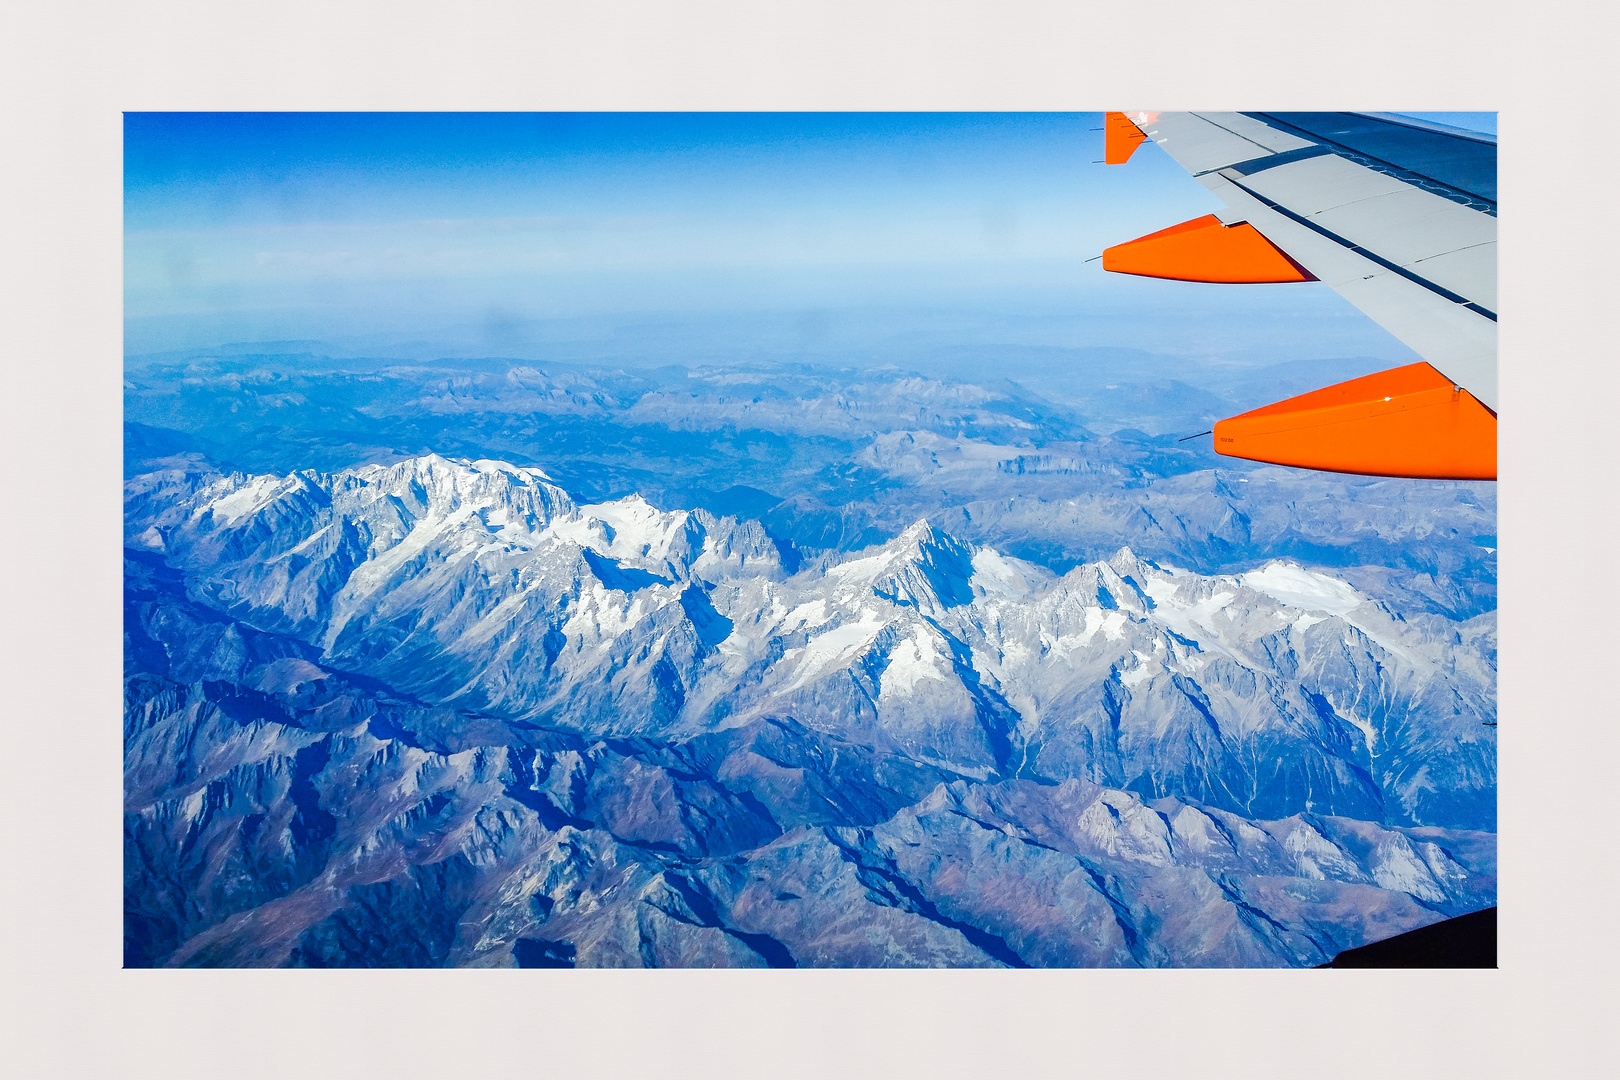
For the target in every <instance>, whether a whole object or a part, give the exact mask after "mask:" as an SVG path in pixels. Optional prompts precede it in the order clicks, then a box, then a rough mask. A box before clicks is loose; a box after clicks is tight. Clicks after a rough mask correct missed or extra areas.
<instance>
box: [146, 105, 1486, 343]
mask: <svg viewBox="0 0 1620 1080" xmlns="http://www.w3.org/2000/svg"><path fill="white" fill-rule="evenodd" d="M1414 115H1422V116H1424V117H1426V118H1430V119H1434V120H1438V121H1441V122H1445V123H1451V124H1456V125H1459V126H1468V127H1475V128H1480V129H1491V130H1494V127H1495V117H1494V114H1438V113H1432V114H1414ZM1100 125H1101V117H1100V114H1096V113H1089V114H1088V113H1071V114H1062V113H1038V114H792V113H788V114H775V113H762V114H675V113H672V114H629V113H586V114H515V113H513V114H454V113H446V114H408V113H390V114H364V113H342V114H319V113H310V114H275V113H258V114H207V113H188V114H161V113H130V114H127V115H126V118H125V325H126V347H125V352H126V355H138V354H141V353H147V352H157V351H165V350H172V349H188V348H207V347H212V346H216V345H220V344H223V343H227V342H276V341H289V340H295V341H318V342H324V343H327V344H330V345H334V346H347V347H348V348H350V349H355V348H360V349H364V348H367V347H375V348H378V349H382V350H384V351H387V350H389V349H397V348H399V347H401V346H403V345H405V344H407V343H413V344H414V345H415V346H416V347H418V348H421V349H427V350H429V351H433V350H437V351H441V352H443V353H445V354H453V353H474V354H476V353H482V354H484V355H489V354H492V353H493V354H498V355H513V356H533V357H536V358H542V359H544V358H548V357H550V358H558V350H559V343H567V342H578V341H581V340H588V339H594V340H597V341H601V340H604V339H606V340H608V341H610V342H611V343H612V344H613V348H614V349H617V350H618V352H620V353H622V354H626V355H629V354H638V355H645V356H646V357H647V358H648V359H649V360H656V359H658V358H659V357H660V356H664V355H666V354H668V355H670V356H680V355H684V354H683V353H682V352H681V350H680V349H679V348H676V347H675V346H676V342H680V343H683V344H684V345H685V346H686V348H687V350H688V351H690V350H692V349H696V350H699V351H701V350H703V349H709V350H711V351H715V352H717V353H722V354H723V353H727V352H730V353H732V354H740V353H746V352H747V351H748V350H749V349H756V348H771V347H785V348H787V349H789V350H792V349H810V350H811V351H815V350H817V349H820V350H823V351H826V350H832V351H838V350H844V351H849V352H851V353H852V354H859V355H862V356H867V357H877V358H879V359H881V358H882V357H883V355H884V348H885V345H886V343H887V344H893V343H897V342H900V343H906V342H909V343H911V344H913V345H916V344H919V343H920V344H927V343H929V342H935V341H937V342H947V341H948V342H952V343H958V344H967V343H973V342H998V343H1000V342H1016V343H1019V344H1031V345H1056V346H1063V347H1070V348H1073V347H1082V346H1098V345H1101V346H1129V347H1134V348H1140V349H1144V350H1146V351H1149V352H1161V353H1169V354H1180V355H1189V356H1200V357H1205V358H1209V357H1219V358H1224V359H1228V360H1231V359H1234V358H1235V359H1244V358H1248V359H1253V360H1264V361H1277V360H1283V359H1292V358H1295V357H1297V356H1301V355H1309V356H1332V355H1338V356H1347V355H1369V356H1378V357H1381V358H1386V359H1390V360H1400V359H1404V358H1406V357H1407V355H1408V354H1407V353H1406V350H1405V349H1404V347H1403V346H1401V345H1400V344H1399V343H1398V342H1396V341H1395V340H1394V339H1393V338H1391V337H1389V335H1387V334H1385V333H1384V332H1383V331H1381V330H1380V329H1378V328H1377V327H1376V326H1374V325H1373V324H1372V323H1371V322H1370V321H1368V320H1366V319H1365V318H1364V317H1362V316H1361V315H1360V314H1359V313H1357V312H1356V311H1354V309H1352V308H1351V307H1349V305H1348V304H1346V303H1345V302H1344V301H1343V300H1341V299H1339V298H1338V297H1337V296H1336V295H1334V294H1333V293H1332V292H1331V290H1329V289H1327V288H1326V287H1325V286H1319V285H1295V286H1261V287H1248V288H1231V287H1226V286H1199V285H1189V284H1187V283H1176V282H1160V281H1149V280H1144V279H1120V278H1117V277H1115V276H1114V275H1109V274H1105V273H1104V272H1103V271H1102V270H1101V269H1100V264H1098V263H1096V262H1091V261H1088V260H1092V259H1093V258H1094V257H1095V256H1096V255H1098V254H1099V253H1100V252H1101V251H1102V249H1103V248H1104V247H1105V246H1107V245H1109V244H1113V243H1118V242H1120V241H1122V240H1127V239H1130V238H1132V237H1134V236H1139V235H1142V234H1144V233H1147V232H1151V231H1153V230H1155V229H1158V228H1163V227H1165V226H1166V225H1169V224H1173V223H1175V222H1178V221H1183V220H1186V219H1188V218H1191V217H1195V216H1198V215H1200V214H1204V213H1208V212H1210V211H1211V210H1213V209H1215V203H1214V200H1213V199H1212V198H1211V196H1209V195H1208V193H1207V192H1205V191H1203V189H1201V188H1200V187H1199V186H1198V185H1197V184H1195V183H1192V182H1191V181H1190V180H1189V178H1188V177H1187V176H1186V175H1185V174H1184V173H1183V172H1182V171H1181V170H1180V169H1179V168H1178V167H1177V166H1175V165H1174V163H1172V162H1171V161H1170V160H1169V159H1168V158H1167V157H1165V156H1164V155H1163V154H1162V153H1158V152H1156V151H1155V150H1153V149H1151V148H1144V151H1143V152H1142V153H1139V154H1138V155H1137V156H1136V158H1135V159H1134V160H1133V161H1132V162H1131V163H1130V164H1129V165H1128V166H1125V167H1105V166H1103V165H1100V164H1096V163H1095V158H1096V157H1098V156H1100V140H1101V135H1100V133H1099V132H1098V131H1096V130H1094V129H1096V128H1098V127H1100ZM671 349H673V350H674V351H673V352H670V350H671ZM562 351H563V352H564V353H566V352H567V350H566V349H563V350H562ZM610 351H611V350H610ZM596 352H597V353H600V352H601V350H600V349H598V350H596Z"/></svg>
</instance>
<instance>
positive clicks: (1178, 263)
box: [1102, 214, 1316, 284]
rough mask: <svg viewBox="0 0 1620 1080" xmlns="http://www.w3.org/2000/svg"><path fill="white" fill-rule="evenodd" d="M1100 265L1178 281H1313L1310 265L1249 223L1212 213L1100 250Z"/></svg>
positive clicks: (1242, 282) (1141, 275) (1121, 271)
mask: <svg viewBox="0 0 1620 1080" xmlns="http://www.w3.org/2000/svg"><path fill="white" fill-rule="evenodd" d="M1102 258H1103V269H1104V270H1112V271H1113V272H1114V273H1116V274H1136V275H1138V276H1139V277H1156V278H1173V279H1175V280H1176V281H1212V282H1220V283H1224V284H1255V283H1259V282H1275V281H1315V280H1316V277H1315V275H1313V274H1312V273H1311V272H1310V271H1309V270H1307V269H1305V268H1304V267H1303V266H1301V265H1299V264H1298V263H1297V262H1295V261H1294V260H1293V259H1290V258H1289V257H1288V256H1287V255H1285V254H1284V253H1283V251H1282V249H1281V248H1279V247H1277V245H1275V244H1273V243H1272V242H1271V241H1270V240H1267V239H1266V238H1265V236H1264V235H1263V234H1262V233H1261V232H1260V230H1259V229H1256V228H1255V227H1254V226H1253V225H1250V224H1249V223H1248V222H1240V223H1239V224H1237V225H1223V224H1221V220H1220V219H1219V218H1217V217H1216V216H1215V215H1214V214H1205V215H1204V216H1203V217H1201V218H1193V219H1192V220H1191V221H1183V222H1182V223H1181V224H1180V225H1172V226H1170V227H1169V228H1168V229H1160V230H1159V231H1158V232H1156V233H1148V234H1147V235H1146V236H1141V237H1137V238H1136V239H1135V240H1130V241H1127V242H1126V243H1123V244H1116V245H1115V246H1113V247H1111V248H1107V249H1105V250H1104V251H1103V255H1102Z"/></svg>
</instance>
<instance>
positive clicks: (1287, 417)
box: [1215, 363, 1496, 480]
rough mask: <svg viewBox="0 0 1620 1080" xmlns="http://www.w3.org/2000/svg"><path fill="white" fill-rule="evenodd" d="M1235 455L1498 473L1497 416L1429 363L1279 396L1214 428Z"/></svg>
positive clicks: (1452, 473) (1368, 470)
mask: <svg viewBox="0 0 1620 1080" xmlns="http://www.w3.org/2000/svg"><path fill="white" fill-rule="evenodd" d="M1215 449H1216V450H1217V451H1219V452H1220V453H1222V454H1226V455H1227V456H1229V457H1240V458H1248V459H1250V460H1252V461H1265V462H1270V463H1272V464H1274V465H1292V466H1294V467H1296V468H1302V469H1321V470H1324V471H1327V472H1343V473H1363V474H1370V475H1375V476H1402V477H1411V478H1418V479H1432V480H1495V479H1496V414H1495V413H1493V412H1491V411H1490V410H1489V409H1487V408H1486V407H1485V406H1484V405H1481V404H1480V403H1479V401H1478V400H1477V399H1475V397H1474V396H1473V395H1472V394H1470V393H1469V392H1468V391H1466V390H1462V389H1458V388H1457V387H1454V386H1453V385H1452V382H1451V380H1450V379H1448V378H1446V377H1445V376H1444V375H1442V374H1440V372H1438V371H1436V370H1435V369H1434V368H1433V367H1430V366H1429V365H1428V364H1425V363H1418V364H1409V365H1407V366H1406V367H1399V368H1392V369H1391V370H1389V371H1381V372H1379V373H1378V374H1376V375H1367V376H1364V377H1362V378H1359V379H1351V380H1350V381H1349V382H1342V383H1338V384H1337V385H1334V386H1329V387H1326V388H1324V389H1321V390H1314V391H1312V392H1311V393H1309V394H1302V395H1300V396H1299V397H1293V398H1289V399H1288V400H1286V401H1279V402H1277V403H1276V404H1275V405H1267V406H1265V407H1264V408H1260V409H1254V410H1253V411H1251V412H1246V413H1243V414H1242V415H1241V416H1234V417H1232V418H1231V419H1228V420H1222V421H1220V422H1219V423H1217V424H1216V425H1215Z"/></svg>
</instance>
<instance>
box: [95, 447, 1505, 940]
mask: <svg viewBox="0 0 1620 1080" xmlns="http://www.w3.org/2000/svg"><path fill="white" fill-rule="evenodd" d="M126 526H127V533H128V539H127V545H128V549H129V554H128V559H127V564H126V565H127V569H126V603H127V614H126V676H127V678H126V714H125V715H126V724H125V726H126V783H125V798H126V811H127V817H126V836H127V853H128V857H127V859H126V873H127V875H128V876H127V884H126V898H127V909H128V911H127V919H126V949H127V957H126V960H127V962H128V963H130V964H136V965H151V964H173V965H198V964H203V965H207V964H225V965H236V964H305V965H326V966H332V965H350V964H374V965H405V966H421V965H440V964H458V965H497V966H499V965H512V964H516V965H520V966H525V965H532V966H568V965H599V966H600V965H610V966H611V965H755V964H757V965H763V966H786V965H947V966H955V965H1011V966H1022V965H1033V966H1043V965H1298V964H1313V963H1320V962H1323V961H1325V960H1327V959H1330V958H1331V957H1332V956H1333V955H1334V954H1335V953H1336V952H1338V951H1340V950H1341V949H1344V948H1349V947H1353V946H1355V945H1359V944H1362V943H1364V942H1366V941H1369V940H1376V939H1378V938H1381V937H1387V936H1390V935H1391V934H1394V933H1398V932H1401V931H1403V930H1406V929H1411V928H1413V927H1415V926H1418V925H1422V924H1424V923H1427V922H1431V921H1434V920H1436V919H1438V918H1441V917H1444V916H1446V915H1448V914H1458V913H1462V912H1465V911H1469V910H1474V909H1476V908H1478V907H1482V906H1486V905H1488V904H1490V903H1493V902H1494V892H1495V878H1494V873H1495V869H1494V858H1495V856H1494V836H1493V835H1492V833H1491V830H1493V829H1494V824H1495V776H1496V758H1495V738H1494V727H1490V726H1487V722H1489V721H1494V719H1495V651H1494V650H1495V642H1494V616H1493V615H1489V614H1487V615H1482V616H1478V617H1476V618H1473V619H1470V620H1466V621H1462V620H1453V619H1448V618H1445V617H1443V616H1441V615H1438V614H1427V615H1415V616H1412V617H1411V618H1403V617H1402V616H1401V615H1399V614H1397V613H1395V612H1394V611H1392V610H1391V609H1390V608H1389V607H1388V606H1386V605H1385V604H1382V603H1380V602H1379V601H1376V600H1373V599H1371V598H1369V597H1368V596H1367V595H1366V594H1365V593H1363V592H1361V591H1359V590H1358V589H1357V588H1355V587H1353V586H1352V585H1351V584H1350V583H1349V582H1347V581H1345V580H1341V579H1340V578H1337V577H1334V576H1332V575H1330V574H1328V573H1324V572H1322V571H1319V570H1314V569H1310V568H1307V567H1304V566H1300V565H1297V564H1295V563H1291V562H1281V561H1274V562H1271V563H1268V564H1265V565H1262V566H1259V567H1258V568H1255V569H1251V570H1248V571H1245V572H1241V573H1235V574H1230V575H1201V574H1196V573H1192V572H1189V571H1186V570H1182V569H1179V568H1177V567H1175V566H1172V565H1170V564H1168V563H1166V562H1164V561H1162V560H1160V561H1157V562H1156V561H1153V560H1149V559H1143V558H1139V557H1137V556H1136V555H1134V554H1133V553H1132V552H1131V551H1129V550H1121V551H1119V552H1118V553H1117V554H1115V555H1114V556H1113V557H1111V558H1109V559H1107V560H1106V561H1101V562H1092V563H1086V564H1083V565H1080V566H1077V567H1075V568H1074V569H1072V570H1070V571H1069V572H1068V573H1066V574H1063V575H1058V574H1055V573H1053V572H1052V571H1050V570H1047V569H1045V568H1043V567H1040V566H1037V565H1035V564H1032V563H1028V562H1024V561H1021V560H1018V559H1014V558H1011V557H1008V556H1006V555H1004V554H1002V553H999V552H997V551H995V550H993V549H991V548H988V547H982V546H975V545H972V544H969V543H965V542H963V541H961V540H959V539H956V538H955V537H953V536H951V535H950V534H948V533H946V532H945V531H943V530H942V529H940V528H939V527H937V526H936V525H934V524H932V523H930V522H928V521H919V522H916V523H915V524H913V525H912V526H910V527H908V528H906V529H904V530H903V531H901V532H900V534H899V535H898V536H896V537H895V538H894V539H893V540H891V541H889V542H887V543H884V544H880V545H877V546H874V547H870V548H867V549H864V550H861V551H854V552H849V553H845V554H830V555H827V556H824V557H821V558H819V559H816V560H814V561H811V562H809V563H807V564H805V565H802V566H801V565H797V562H796V560H795V559H794V558H793V557H792V554H791V553H785V552H784V551H783V550H781V549H779V548H778V546H777V544H776V542H775V541H773V540H772V538H771V536H770V535H769V534H767V532H766V531H765V530H764V529H763V528H762V527H761V526H760V525H758V524H757V523H755V522H751V521H742V520H738V519H737V518H733V517H717V516H715V515H713V514H710V513H708V512H706V511H701V510H694V511H661V510H658V509H656V508H654V507H653V506H651V505H649V504H648V503H646V502H645V501H643V500H641V499H639V498H636V497H631V498H627V499H622V500H618V501H614V502H607V503H596V504H588V503H586V504H582V503H577V502H576V501H575V500H574V499H572V498H570V496H569V495H568V494H567V493H566V492H564V491H563V490H562V489H561V488H559V487H558V486H556V485H555V484H553V483H551V482H550V481H549V479H548V478H547V477H546V476H545V474H544V473H542V472H540V471H539V470H537V469H528V468H517V467H514V466H511V465H508V464H505V463H503V462H497V461H490V460H477V461H452V460H448V459H445V458H441V457H437V456H431V455H430V456H427V457H422V458H415V459H409V460H406V461H402V462H398V463H396V464H394V465H391V466H387V467H384V466H366V467H362V468H358V469H352V470H345V471H341V472H337V473H332V474H322V473H317V472H311V471H306V472H300V473H293V474H290V475H287V476H281V477H277V476H251V475H247V474H231V475H224V474H219V473H212V472H209V471H207V470H205V469H200V468H196V469H190V470H187V469H183V468H182V469H172V470H168V471H165V472H160V473H151V474H145V475H142V476H138V477H136V478H134V479H132V480H131V481H130V482H129V484H128V485H127V488H126Z"/></svg>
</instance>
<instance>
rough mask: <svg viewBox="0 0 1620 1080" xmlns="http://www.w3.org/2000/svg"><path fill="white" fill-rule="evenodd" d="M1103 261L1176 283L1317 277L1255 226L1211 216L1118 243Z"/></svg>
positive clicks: (1123, 270)
mask: <svg viewBox="0 0 1620 1080" xmlns="http://www.w3.org/2000/svg"><path fill="white" fill-rule="evenodd" d="M1132 130H1134V128H1133V129H1132ZM1102 259H1103V269H1104V270H1111V271H1113V272H1114V273H1116V274H1135V275H1137V276H1138V277H1156V278H1172V279H1174V280H1176V281H1211V282H1220V283H1223V284H1244V285H1252V284H1259V283H1262V282H1282V281H1315V280H1316V277H1315V276H1314V275H1313V274H1312V273H1311V272H1310V271H1309V270H1307V269H1305V268H1304V267H1303V266H1300V265H1299V264H1298V263H1296V262H1295V261H1294V260H1293V259H1290V258H1289V257H1288V256H1287V255H1285V254H1283V252H1282V250H1281V249H1280V248H1278V247H1277V245H1275V244H1273V243H1272V242H1271V241H1270V240H1267V239H1266V238H1265V236H1264V235H1262V234H1261V232H1260V230H1259V229H1256V228H1255V227H1254V226H1253V225H1249V224H1247V223H1239V224H1237V225H1223V224H1221V220H1220V219H1219V218H1217V217H1216V216H1215V215H1214V214H1205V215H1204V216H1203V217H1201V218H1194V219H1193V220H1191V221H1183V222H1182V223H1181V224H1180V225H1172V226H1170V227H1169V228H1168V229H1160V230H1159V231H1158V232H1156V233H1149V234H1148V235H1146V236H1141V237H1137V238H1136V239H1135V240H1129V241H1127V242H1125V243H1123V244H1116V245H1114V246H1113V247H1111V248H1107V249H1105V250H1104V251H1103V256H1102Z"/></svg>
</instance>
